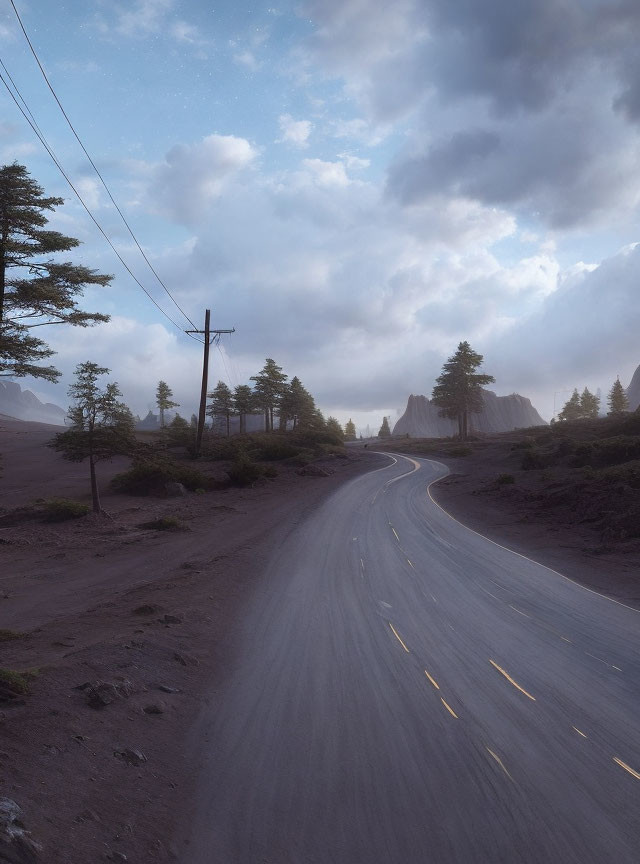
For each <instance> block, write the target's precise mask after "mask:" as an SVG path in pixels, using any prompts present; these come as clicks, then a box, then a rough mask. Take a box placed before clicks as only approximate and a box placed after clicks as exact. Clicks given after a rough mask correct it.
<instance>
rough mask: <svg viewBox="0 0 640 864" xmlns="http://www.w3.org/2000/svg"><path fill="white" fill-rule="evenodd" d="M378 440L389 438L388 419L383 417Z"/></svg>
mask: <svg viewBox="0 0 640 864" xmlns="http://www.w3.org/2000/svg"><path fill="white" fill-rule="evenodd" d="M378 438H391V429H390V428H389V419H388V418H387V417H383V419H382V426H381V427H380V430H379V431H378Z"/></svg>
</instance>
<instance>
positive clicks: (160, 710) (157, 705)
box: [142, 702, 164, 714]
mask: <svg viewBox="0 0 640 864" xmlns="http://www.w3.org/2000/svg"><path fill="white" fill-rule="evenodd" d="M142 710H143V711H144V713H145V714H164V705H163V704H162V703H161V702H153V703H152V704H151V705H145V706H144V708H143V709H142Z"/></svg>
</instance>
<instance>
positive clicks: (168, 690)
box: [158, 684, 181, 693]
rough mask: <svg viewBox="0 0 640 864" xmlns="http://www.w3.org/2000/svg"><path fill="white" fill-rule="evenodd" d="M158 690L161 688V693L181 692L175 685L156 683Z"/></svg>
mask: <svg viewBox="0 0 640 864" xmlns="http://www.w3.org/2000/svg"><path fill="white" fill-rule="evenodd" d="M158 690H162V692H163V693H180V692H181V691H180V690H179V689H178V688H177V687H169V685H168V684H158Z"/></svg>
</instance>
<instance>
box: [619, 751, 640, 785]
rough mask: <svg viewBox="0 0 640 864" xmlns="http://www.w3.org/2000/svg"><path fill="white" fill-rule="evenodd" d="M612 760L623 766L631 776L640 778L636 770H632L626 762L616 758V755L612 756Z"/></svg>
mask: <svg viewBox="0 0 640 864" xmlns="http://www.w3.org/2000/svg"><path fill="white" fill-rule="evenodd" d="M613 761H614V762H615V763H616V764H618V765H619V766H620V767H621V768H624V770H625V771H628V772H629V774H631V776H632V777H635V778H636V780H640V774H638V772H637V771H634V770H633V768H631V767H630V766H629V765H627V763H626V762H623V761H622V759H618V757H617V756H614V757H613Z"/></svg>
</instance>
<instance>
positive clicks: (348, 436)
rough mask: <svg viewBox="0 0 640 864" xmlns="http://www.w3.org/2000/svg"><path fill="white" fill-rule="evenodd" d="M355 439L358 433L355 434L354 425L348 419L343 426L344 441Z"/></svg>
mask: <svg viewBox="0 0 640 864" xmlns="http://www.w3.org/2000/svg"><path fill="white" fill-rule="evenodd" d="M357 437H358V433H357V432H356V424H355V423H354V422H353V420H352V419H351V418H349V419H348V420H347V422H346V423H345V424H344V440H345V441H355V440H356V438H357Z"/></svg>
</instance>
